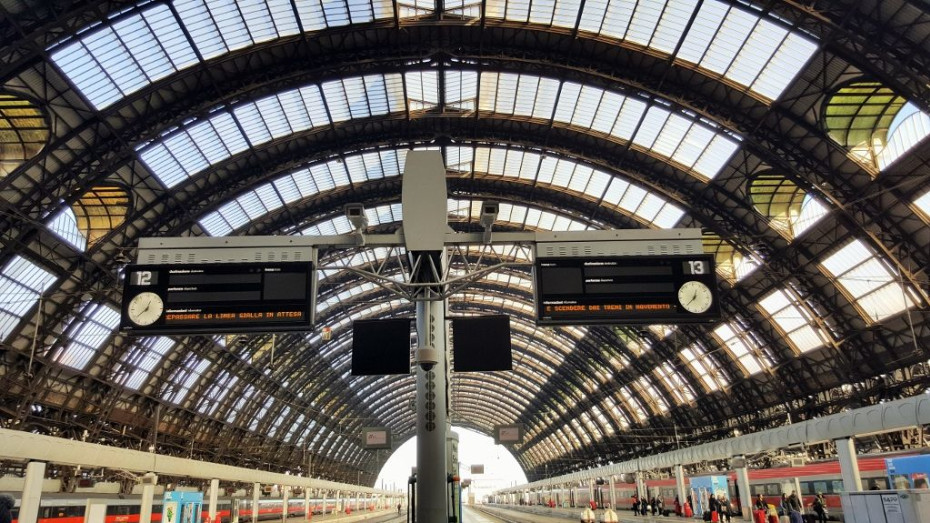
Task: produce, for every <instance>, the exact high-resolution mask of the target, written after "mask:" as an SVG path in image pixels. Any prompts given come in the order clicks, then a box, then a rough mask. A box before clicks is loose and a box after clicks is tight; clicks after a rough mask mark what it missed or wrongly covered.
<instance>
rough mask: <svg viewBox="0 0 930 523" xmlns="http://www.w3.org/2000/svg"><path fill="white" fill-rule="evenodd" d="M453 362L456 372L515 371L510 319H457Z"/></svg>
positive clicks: (455, 320)
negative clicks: (512, 356) (511, 352)
mask: <svg viewBox="0 0 930 523" xmlns="http://www.w3.org/2000/svg"><path fill="white" fill-rule="evenodd" d="M452 358H453V363H452V370H454V371H455V372H491V371H499V370H512V369H513V363H512V360H511V354H510V317H509V316H469V317H461V318H453V319H452Z"/></svg>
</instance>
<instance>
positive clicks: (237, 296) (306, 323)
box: [120, 262, 316, 334]
mask: <svg viewBox="0 0 930 523" xmlns="http://www.w3.org/2000/svg"><path fill="white" fill-rule="evenodd" d="M314 275H315V272H314V268H313V264H312V263H311V262H281V263H272V262H269V263H217V264H169V265H130V266H128V267H127V268H126V280H125V284H124V286H123V307H122V317H121V319H120V329H121V330H123V331H126V332H127V333H130V334H213V333H220V332H222V333H230V332H268V331H282V330H308V329H310V327H311V325H312V324H313V310H314V306H313V303H314V301H315V295H316V290H315V288H314V287H315V285H314Z"/></svg>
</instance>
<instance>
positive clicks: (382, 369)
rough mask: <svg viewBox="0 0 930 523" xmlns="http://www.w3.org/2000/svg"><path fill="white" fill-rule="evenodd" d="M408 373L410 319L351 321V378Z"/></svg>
mask: <svg viewBox="0 0 930 523" xmlns="http://www.w3.org/2000/svg"><path fill="white" fill-rule="evenodd" d="M387 374H410V320H409V319H408V318H402V319H390V320H355V321H353V322H352V375H353V376H383V375H387Z"/></svg>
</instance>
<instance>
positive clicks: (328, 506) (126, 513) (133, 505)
mask: <svg viewBox="0 0 930 523" xmlns="http://www.w3.org/2000/svg"><path fill="white" fill-rule="evenodd" d="M90 497H92V498H94V499H95V500H98V501H105V502H106V504H107V515H106V519H105V523H139V512H140V511H141V503H142V501H141V498H140V496H126V497H125V499H119V498H115V497H113V498H111V497H109V496H101V495H93V494H91V495H88V494H45V495H43V496H42V500H41V502H40V504H39V519H38V523H84V512H85V509H86V506H87V500H88V498H90ZM235 501H238V503H235V502H234V500H233V499H230V498H221V499H219V500H218V501H217V511H216V515H217V519H216V520H215V523H231V522H232V521H233V515H234V512H238V520H239V521H240V522H241V523H246V522H249V523H251V522H252V521H253V518H252V500H251V499H237V500H235ZM339 505H340V506H339V507H338V509H339V510H346V508H348V509H350V510H352V511H358V510H359V509H361V510H368V511H372V510H374V503H373V502H371V501H370V500H360V501H359V506H356V502H355V499H354V498H349V499H342V500H340V502H339ZM335 509H337V506H336V500H335V499H333V498H330V499H327V500H325V502H324V500H323V499H320V498H315V499H311V500H310V512H311V513H312V514H322V513H323V512H324V510H325V512H326V513H327V514H328V513H330V512H333V511H334V510H335ZM283 510H284V503H283V501H282V500H280V499H263V500H259V502H258V515H257V517H256V520H269V519H277V520H281V519H282V512H283ZM161 511H162V500H161V499H159V498H156V499H155V500H153V502H152V523H159V522H161V519H162V518H161ZM287 513H288V517H301V516H306V513H305V511H304V500H303V498H294V499H290V500H288V503H287ZM208 516H209V514H208V512H207V506H206V505H204V506H203V514H202V515H201V521H202V522H205V523H206V522H207V521H209V519H208ZM18 518H19V501H18V500H17V505H16V507H14V508H13V523H19V521H18Z"/></svg>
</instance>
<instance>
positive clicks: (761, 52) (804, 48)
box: [444, 0, 817, 100]
mask: <svg viewBox="0 0 930 523" xmlns="http://www.w3.org/2000/svg"><path fill="white" fill-rule="evenodd" d="M481 5H482V4H480V3H478V2H474V3H473V2H468V1H467V0H445V1H444V8H445V9H446V10H448V11H450V12H452V13H456V14H461V15H464V16H469V17H480V16H481ZM483 5H484V6H485V13H486V16H487V18H489V19H503V20H507V21H514V22H529V23H532V24H542V25H546V26H552V27H558V28H565V29H571V30H575V29H577V30H578V31H579V32H581V33H582V34H584V33H590V34H594V35H597V36H600V37H602V38H608V39H615V40H617V41H620V42H624V43H626V44H627V45H629V46H630V47H634V48H645V49H649V50H650V51H652V52H658V53H661V54H664V55H671V56H674V58H675V60H676V61H679V62H687V63H690V64H693V65H694V66H696V68H698V69H699V70H703V71H706V72H707V73H706V74H708V75H711V76H713V75H715V74H719V75H721V76H723V77H724V78H726V79H727V80H729V81H731V82H734V83H737V84H740V85H742V86H745V87H746V88H747V89H748V90H749V91H750V92H752V93H754V94H756V95H758V96H759V97H761V98H763V99H767V100H775V99H777V98H778V97H779V96H780V95H781V93H782V91H784V89H785V88H786V87H787V86H788V85H789V84H790V83H791V82H792V81H793V80H794V78H795V77H796V76H797V75H798V73H799V72H800V71H801V69H802V67H803V66H804V64H805V63H807V61H808V60H809V59H810V57H811V56H812V55H813V54H814V52H815V51H816V50H817V45H816V44H815V43H814V42H812V41H811V40H810V39H808V38H807V37H805V36H801V35H799V34H798V33H795V32H790V31H788V30H787V29H786V28H785V27H784V25H783V24H781V23H779V22H777V21H776V20H774V19H772V18H768V17H760V16H758V15H757V14H756V12H753V11H750V10H748V9H746V8H744V7H741V6H735V5H731V4H729V3H726V2H722V1H719V0H705V1H704V2H692V1H688V0H668V1H665V2H637V1H636V0H597V1H588V2H584V1H582V0H562V1H559V2H526V1H524V0H488V1H487V2H485V3H484V4H483ZM697 5H700V6H701V8H700V10H698V12H697V13H696V14H695V12H694V11H695V8H696V6H697ZM582 6H583V7H582ZM692 18H693V21H692Z"/></svg>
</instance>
